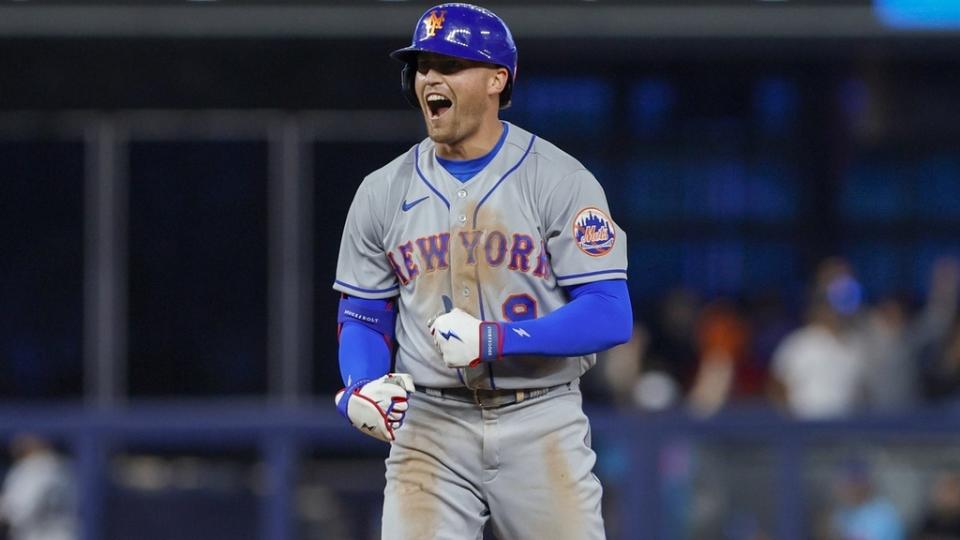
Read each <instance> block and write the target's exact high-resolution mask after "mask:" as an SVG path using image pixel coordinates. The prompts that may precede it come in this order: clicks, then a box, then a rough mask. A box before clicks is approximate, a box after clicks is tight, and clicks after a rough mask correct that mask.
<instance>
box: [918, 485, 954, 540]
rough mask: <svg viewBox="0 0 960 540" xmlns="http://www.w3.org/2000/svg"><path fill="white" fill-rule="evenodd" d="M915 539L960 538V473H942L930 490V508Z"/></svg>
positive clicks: (948, 539)
mask: <svg viewBox="0 0 960 540" xmlns="http://www.w3.org/2000/svg"><path fill="white" fill-rule="evenodd" d="M913 539H914V540H960V473H956V472H945V473H942V474H941V475H940V476H939V477H938V478H937V480H936V481H935V482H934V484H933V487H932V489H931V490H930V509H929V510H928V511H927V513H926V515H924V516H923V518H922V519H921V521H920V526H919V527H918V528H917V532H916V534H915V535H914V536H913Z"/></svg>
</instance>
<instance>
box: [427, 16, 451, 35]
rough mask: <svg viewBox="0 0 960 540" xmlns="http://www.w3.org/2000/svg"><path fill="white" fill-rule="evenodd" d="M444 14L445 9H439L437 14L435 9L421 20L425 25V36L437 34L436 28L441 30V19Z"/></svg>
mask: <svg viewBox="0 0 960 540" xmlns="http://www.w3.org/2000/svg"><path fill="white" fill-rule="evenodd" d="M446 16H447V12H446V11H441V12H440V14H439V15H437V11H436V10H433V11H431V12H430V17H429V18H427V19H425V20H424V21H423V24H424V25H426V27H427V37H434V36H436V35H437V30H441V29H442V28H443V19H444V18H445V17H446Z"/></svg>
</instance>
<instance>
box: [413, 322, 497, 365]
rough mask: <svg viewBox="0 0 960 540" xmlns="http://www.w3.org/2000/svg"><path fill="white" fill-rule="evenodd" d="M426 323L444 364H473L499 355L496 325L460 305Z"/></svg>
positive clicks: (487, 360) (491, 359) (490, 359)
mask: <svg viewBox="0 0 960 540" xmlns="http://www.w3.org/2000/svg"><path fill="white" fill-rule="evenodd" d="M429 326H430V334H431V335H432V336H433V342H434V343H435V344H436V345H437V348H438V349H440V354H441V355H442V356H443V362H444V363H445V364H446V365H447V367H451V368H462V367H476V366H477V365H479V364H480V362H491V361H493V360H496V359H497V358H500V355H501V353H502V350H503V341H502V340H501V338H500V335H501V334H500V325H499V324H498V323H495V322H485V321H481V320H480V319H478V318H476V317H474V316H473V315H470V314H469V313H467V312H466V311H463V310H462V309H460V308H454V309H453V310H451V311H450V312H449V313H444V314H442V315H440V316H438V317H437V318H436V319H435V320H434V321H433V322H432V323H430V324H429Z"/></svg>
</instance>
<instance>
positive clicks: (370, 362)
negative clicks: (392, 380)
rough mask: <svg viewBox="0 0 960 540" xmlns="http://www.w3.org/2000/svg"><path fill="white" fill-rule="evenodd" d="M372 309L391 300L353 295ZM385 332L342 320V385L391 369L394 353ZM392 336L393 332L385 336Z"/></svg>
mask: <svg viewBox="0 0 960 540" xmlns="http://www.w3.org/2000/svg"><path fill="white" fill-rule="evenodd" d="M352 301H354V302H361V303H363V304H364V305H365V306H366V307H369V308H372V309H388V306H389V304H390V300H367V299H364V298H357V297H352ZM384 337H385V336H384V335H383V334H381V333H380V332H377V331H376V330H374V329H373V328H370V327H369V326H366V325H364V324H362V323H359V322H353V321H344V322H343V325H342V326H341V327H340V352H339V359H340V377H341V378H342V379H343V384H344V386H350V385H351V384H353V383H354V382H355V381H358V380H360V379H377V378H380V377H382V376H384V375H386V374H387V373H389V371H390V365H391V363H392V357H393V354H392V352H391V350H390V345H388V344H387V340H386V339H384ZM386 337H389V338H390V339H391V340H392V339H393V335H390V336H386Z"/></svg>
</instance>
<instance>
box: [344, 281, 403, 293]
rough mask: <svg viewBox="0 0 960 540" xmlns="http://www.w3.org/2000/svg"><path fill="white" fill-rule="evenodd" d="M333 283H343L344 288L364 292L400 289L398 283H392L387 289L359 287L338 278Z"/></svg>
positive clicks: (383, 291)
mask: <svg viewBox="0 0 960 540" xmlns="http://www.w3.org/2000/svg"><path fill="white" fill-rule="evenodd" d="M334 283H336V284H338V285H343V286H344V287H346V288H348V289H353V290H355V291H360V292H366V293H385V292H390V291H397V290H400V286H399V285H394V286H393V287H390V288H389V289H361V288H360V287H356V286H354V285H351V284H349V283H344V282H342V281H340V280H339V279H337V280H334Z"/></svg>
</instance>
